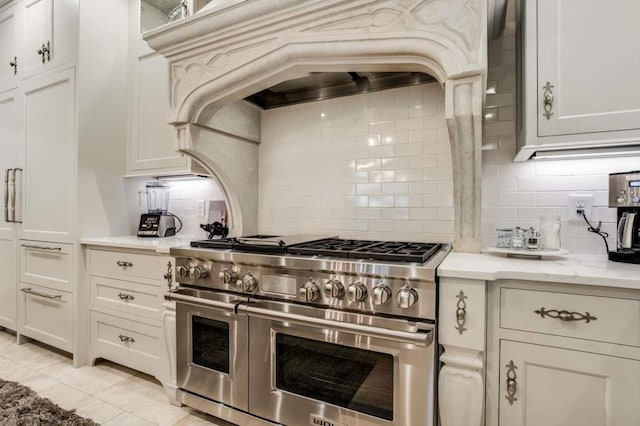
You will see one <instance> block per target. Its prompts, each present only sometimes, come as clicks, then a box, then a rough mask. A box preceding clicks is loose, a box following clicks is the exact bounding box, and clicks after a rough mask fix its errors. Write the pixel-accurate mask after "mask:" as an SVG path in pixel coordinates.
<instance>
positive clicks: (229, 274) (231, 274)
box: [218, 268, 238, 284]
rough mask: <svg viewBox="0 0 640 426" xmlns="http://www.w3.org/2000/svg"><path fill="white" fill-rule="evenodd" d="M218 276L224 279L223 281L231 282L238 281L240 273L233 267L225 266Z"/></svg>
mask: <svg viewBox="0 0 640 426" xmlns="http://www.w3.org/2000/svg"><path fill="white" fill-rule="evenodd" d="M218 277H219V278H220V279H222V282H223V283H225V284H231V283H235V282H236V281H238V274H236V271H234V270H233V269H231V268H225V269H224V270H222V271H220V272H219V273H218Z"/></svg>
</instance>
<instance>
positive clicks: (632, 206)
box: [609, 171, 640, 264]
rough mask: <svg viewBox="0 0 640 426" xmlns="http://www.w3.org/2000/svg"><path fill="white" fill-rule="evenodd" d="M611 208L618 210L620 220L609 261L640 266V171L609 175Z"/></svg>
mask: <svg viewBox="0 0 640 426" xmlns="http://www.w3.org/2000/svg"><path fill="white" fill-rule="evenodd" d="M609 207H615V208H616V209H617V218H618V232H617V237H616V250H612V251H609V260H613V261H615V262H625V263H639V264H640V171H635V172H626V173H612V174H610V175H609Z"/></svg>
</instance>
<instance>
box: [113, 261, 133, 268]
mask: <svg viewBox="0 0 640 426" xmlns="http://www.w3.org/2000/svg"><path fill="white" fill-rule="evenodd" d="M116 265H118V266H122V267H123V268H131V267H132V266H133V263H131V262H129V261H127V260H118V261H117V262H116Z"/></svg>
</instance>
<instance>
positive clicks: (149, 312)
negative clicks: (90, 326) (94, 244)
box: [91, 276, 164, 320]
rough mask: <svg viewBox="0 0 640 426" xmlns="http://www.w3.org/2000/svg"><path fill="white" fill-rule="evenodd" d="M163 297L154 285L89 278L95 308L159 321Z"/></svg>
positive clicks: (95, 277)
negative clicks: (98, 307) (100, 307)
mask: <svg viewBox="0 0 640 426" xmlns="http://www.w3.org/2000/svg"><path fill="white" fill-rule="evenodd" d="M163 296H164V293H163V292H162V291H161V289H159V288H158V287H157V286H154V285H149V284H142V283H135V282H131V281H122V280H114V279H112V278H105V277H97V276H92V277H91V300H92V303H93V304H94V305H95V306H102V307H105V308H109V309H113V310H115V311H119V312H126V313H129V314H134V315H139V316H142V317H145V318H151V319H156V320H160V319H161V317H162V311H161V309H160V308H161V306H162V302H163V301H164V299H163Z"/></svg>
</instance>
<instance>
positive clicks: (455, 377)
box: [438, 345, 484, 426]
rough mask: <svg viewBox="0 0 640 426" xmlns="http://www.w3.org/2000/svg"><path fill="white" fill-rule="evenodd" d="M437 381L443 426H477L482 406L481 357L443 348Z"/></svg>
mask: <svg viewBox="0 0 640 426" xmlns="http://www.w3.org/2000/svg"><path fill="white" fill-rule="evenodd" d="M443 346H444V353H443V354H442V355H441V356H440V361H441V362H443V363H444V364H445V365H444V367H442V369H440V373H439V377H438V400H439V408H440V423H441V424H442V426H480V425H481V424H482V419H483V416H482V411H483V410H482V406H483V403H484V382H483V380H482V374H483V367H484V365H483V362H482V358H483V353H482V352H478V351H474V350H469V349H462V348H457V347H455V346H449V345H443Z"/></svg>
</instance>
